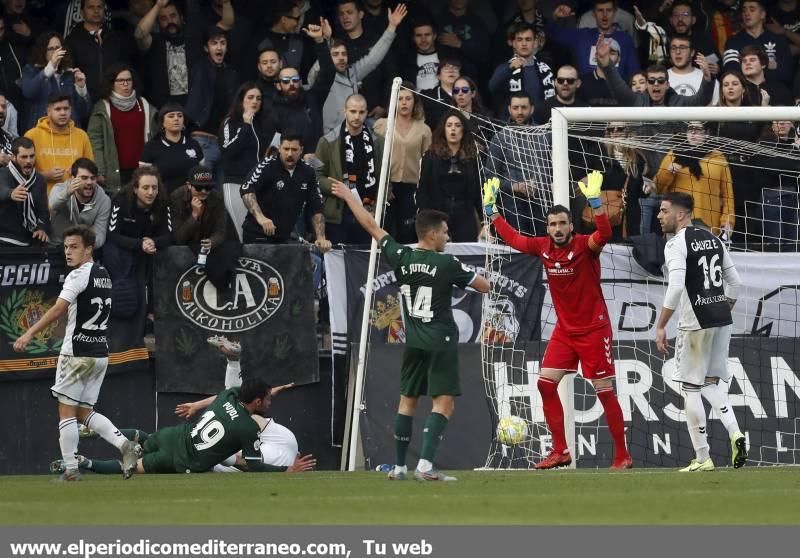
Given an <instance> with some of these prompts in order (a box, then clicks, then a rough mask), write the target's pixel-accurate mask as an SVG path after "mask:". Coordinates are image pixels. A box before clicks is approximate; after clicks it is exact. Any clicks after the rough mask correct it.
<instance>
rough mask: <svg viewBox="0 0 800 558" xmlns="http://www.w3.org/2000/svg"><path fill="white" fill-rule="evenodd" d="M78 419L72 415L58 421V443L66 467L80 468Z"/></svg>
mask: <svg viewBox="0 0 800 558" xmlns="http://www.w3.org/2000/svg"><path fill="white" fill-rule="evenodd" d="M79 439H80V437H79V436H78V419H76V418H74V417H72V418H68V419H64V420H62V421H60V422H59V423H58V445H59V446H61V459H63V460H64V468H65V469H77V468H78V440H79Z"/></svg>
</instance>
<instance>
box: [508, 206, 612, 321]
mask: <svg viewBox="0 0 800 558" xmlns="http://www.w3.org/2000/svg"><path fill="white" fill-rule="evenodd" d="M595 223H596V224H597V230H596V231H595V232H594V233H592V234H591V235H584V234H575V235H573V236H572V240H570V242H569V243H568V244H567V245H566V246H563V247H558V246H556V245H555V244H554V243H553V241H552V239H551V238H550V237H549V236H537V237H533V236H525V235H522V234H520V233H518V232H517V231H516V230H514V228H513V227H512V226H511V225H509V224H508V223H507V222H506V220H505V219H503V217H498V218H497V219H495V220H494V226H495V229H496V230H497V232H498V233H499V234H500V236H501V237H502V238H503V240H504V241H505V242H506V244H508V245H509V246H511V247H512V248H515V249H517V250H519V251H520V252H526V253H528V254H533V255H535V256H539V258H541V260H542V263H543V264H544V268H545V271H546V272H547V280H548V283H549V288H550V296H551V297H552V299H553V306H555V309H556V316H557V318H558V320H557V322H556V327H558V328H560V329H561V330H562V331H563V332H564V333H567V334H569V335H579V334H582V333H586V332H587V331H592V330H595V329H598V328H601V327H606V326H608V325H609V323H610V322H609V316H608V308H606V301H605V299H604V298H603V291H602V289H601V287H600V251H601V249H602V247H603V246H604V245H605V244H606V243H607V242H608V241H609V239H610V238H611V224H610V223H609V221H608V216H607V215H605V214H602V215H596V216H595Z"/></svg>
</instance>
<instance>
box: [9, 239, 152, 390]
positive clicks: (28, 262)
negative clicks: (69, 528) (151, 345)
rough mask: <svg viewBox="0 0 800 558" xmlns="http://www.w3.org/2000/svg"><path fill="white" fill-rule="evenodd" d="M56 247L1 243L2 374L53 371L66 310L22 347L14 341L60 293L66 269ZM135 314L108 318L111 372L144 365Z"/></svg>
mask: <svg viewBox="0 0 800 558" xmlns="http://www.w3.org/2000/svg"><path fill="white" fill-rule="evenodd" d="M69 272H70V269H68V268H67V265H66V262H65V261H64V253H63V251H62V250H60V249H52V250H41V249H39V250H37V249H33V248H19V249H4V250H3V254H2V259H1V260H0V380H20V379H25V380H27V379H35V378H42V377H47V376H52V375H53V374H54V372H55V368H56V362H57V360H58V353H59V351H60V350H61V343H62V340H63V338H64V331H65V329H66V326H67V316H66V315H64V316H62V317H61V318H59V319H58V320H57V321H56V322H55V323H53V324H52V325H51V326H50V327H48V328H47V329H45V330H44V331H43V332H41V333H40V334H39V335H37V336H36V337H34V339H33V341H32V342H31V343H30V344H29V345H28V347H27V348H26V350H25V352H24V353H16V352H14V349H13V344H14V341H16V340H17V338H18V337H19V336H20V335H22V333H24V332H25V330H27V329H28V328H29V327H30V326H31V325H33V324H34V323H35V322H36V321H37V320H38V319H39V318H41V317H42V316H44V314H45V312H47V311H48V310H49V309H50V307H51V306H52V305H53V304H54V303H55V301H56V299H57V298H58V295H59V293H60V292H61V288H62V286H63V284H64V279H65V278H66V276H67V275H68V274H69ZM138 324H140V322H138V321H136V320H121V319H114V318H113V317H112V318H111V319H110V321H109V326H108V343H109V364H110V367H109V373H112V374H113V373H115V372H120V371H124V370H125V369H126V368H127V367H129V366H147V358H148V353H147V349H145V348H144V342H143V339H142V328H141V326H140V325H138Z"/></svg>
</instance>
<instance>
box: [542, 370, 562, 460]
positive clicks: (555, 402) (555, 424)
mask: <svg viewBox="0 0 800 558" xmlns="http://www.w3.org/2000/svg"><path fill="white" fill-rule="evenodd" d="M537 386H538V387H539V393H541V394H542V408H543V409H544V418H545V420H546V421H547V426H549V427H550V434H552V436H553V451H554V452H558V453H562V452H564V451H566V449H567V437H566V436H565V434H564V409H563V408H562V407H561V399H560V398H559V397H558V383H557V382H554V381H553V380H551V379H549V378H541V377H540V378H539V381H538V382H537Z"/></svg>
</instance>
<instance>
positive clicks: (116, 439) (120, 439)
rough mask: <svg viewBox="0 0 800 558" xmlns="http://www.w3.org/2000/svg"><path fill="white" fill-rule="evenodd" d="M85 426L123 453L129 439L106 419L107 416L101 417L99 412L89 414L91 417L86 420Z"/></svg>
mask: <svg viewBox="0 0 800 558" xmlns="http://www.w3.org/2000/svg"><path fill="white" fill-rule="evenodd" d="M83 424H85V425H86V427H87V428H90V429H92V430H94V431H95V432H97V433H98V434H99V435H100V437H101V438H102V439H103V440H105V441H106V442H108V443H109V444H111V445H112V446H114V447H115V448H117V449H118V450H119V451H122V446H123V445H124V444H125V442H127V441H128V439H127V438H126V437H125V436H123V435H122V433H121V432H120V431H119V430H117V427H116V426H114V424H113V423H112V422H111V421H110V420H108V418H106V416H105V415H101V414H100V413H98V412H97V411H92V412H91V413H89V416H87V417H86V420H85V421H83Z"/></svg>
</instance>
